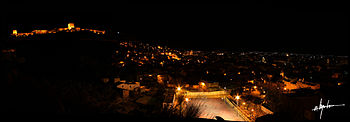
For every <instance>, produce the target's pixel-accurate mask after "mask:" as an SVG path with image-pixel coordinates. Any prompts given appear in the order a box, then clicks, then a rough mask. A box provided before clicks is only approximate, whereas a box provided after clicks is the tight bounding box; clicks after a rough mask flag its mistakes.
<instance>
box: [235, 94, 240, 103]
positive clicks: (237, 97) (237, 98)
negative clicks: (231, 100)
mask: <svg viewBox="0 0 350 122" xmlns="http://www.w3.org/2000/svg"><path fill="white" fill-rule="evenodd" d="M235 99H236V101H237V105H239V104H238V100H239V99H240V96H239V95H236V97H235Z"/></svg>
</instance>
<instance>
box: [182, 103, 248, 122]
mask: <svg viewBox="0 0 350 122" xmlns="http://www.w3.org/2000/svg"><path fill="white" fill-rule="evenodd" d="M189 104H195V105H197V104H201V106H200V112H201V113H200V117H199V118H207V119H215V117H216V116H220V117H221V118H223V119H224V120H227V121H244V119H243V117H241V116H240V115H239V113H238V111H236V109H234V108H231V107H230V106H229V105H228V104H226V103H225V102H224V101H223V100H222V99H220V98H209V99H206V98H194V99H191V100H190V101H189Z"/></svg>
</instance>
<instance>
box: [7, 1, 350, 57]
mask: <svg viewBox="0 0 350 122" xmlns="http://www.w3.org/2000/svg"><path fill="white" fill-rule="evenodd" d="M18 8H21V9H17V10H16V11H12V12H7V13H5V15H3V17H4V18H5V19H2V20H3V22H2V23H3V25H4V27H5V28H7V29H12V28H17V29H18V30H19V31H21V29H23V30H26V29H27V30H31V29H32V28H33V26H36V25H41V26H43V25H63V26H65V25H66V23H68V22H70V21H74V22H75V23H76V24H91V25H100V26H102V27H108V28H110V29H112V30H113V31H116V32H117V31H119V32H121V33H124V34H126V35H128V36H125V38H127V39H129V37H133V38H130V39H140V40H159V41H164V40H167V41H168V43H169V46H171V47H185V48H200V49H207V48H250V49H258V50H268V51H270V50H271V51H273V50H275V49H276V50H279V49H296V50H310V51H314V52H331V53H334V54H340V55H348V53H347V52H348V41H347V40H348V29H347V28H348V19H347V16H345V15H346V14H345V13H342V12H315V11H306V10H300V9H297V8H274V7H270V6H263V5H198V4H197V5H183V4H181V5H179V4H177V5H115V6H112V7H111V6H104V5H96V6H93V5H92V6H84V7H76V8H75V9H73V8H70V9H68V8H66V9H64V7H63V8H50V7H46V8H45V7H44V8H42V9H41V10H42V11H41V10H36V9H34V10H30V11H31V12H29V13H26V14H25V13H23V14H21V13H19V12H23V11H29V10H27V9H31V7H28V6H24V7H23V5H22V6H19V7H18ZM15 13H17V14H15ZM18 13H19V14H18ZM3 30H4V31H5V30H6V29H3Z"/></svg>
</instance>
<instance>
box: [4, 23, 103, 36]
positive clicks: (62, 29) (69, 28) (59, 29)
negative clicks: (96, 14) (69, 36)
mask: <svg viewBox="0 0 350 122" xmlns="http://www.w3.org/2000/svg"><path fill="white" fill-rule="evenodd" d="M76 31H90V32H93V33H96V34H105V33H106V31H104V30H94V29H85V28H80V27H75V26H74V23H68V27H67V28H58V29H52V30H33V31H32V32H30V33H18V32H17V30H12V34H11V35H13V36H16V37H18V36H30V35H34V34H48V33H57V32H76Z"/></svg>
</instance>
